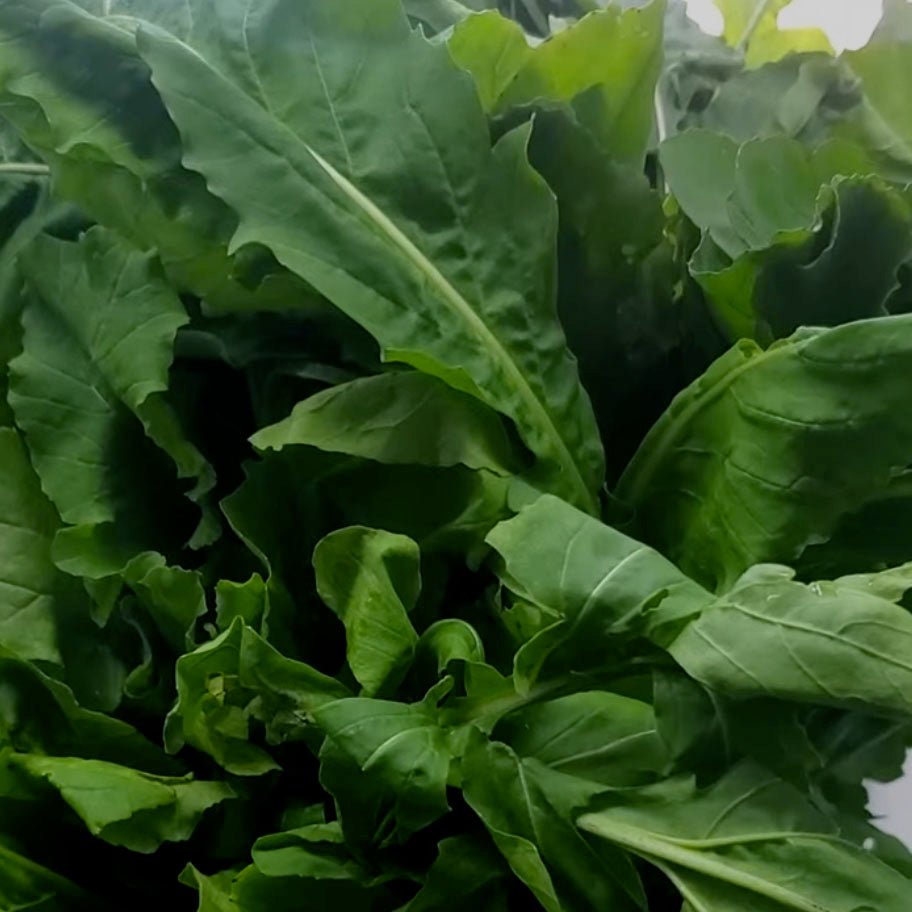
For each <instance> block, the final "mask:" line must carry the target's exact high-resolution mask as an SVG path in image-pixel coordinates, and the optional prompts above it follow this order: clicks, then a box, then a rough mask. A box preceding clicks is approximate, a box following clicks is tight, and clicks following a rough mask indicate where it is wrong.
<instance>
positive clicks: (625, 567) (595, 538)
mask: <svg viewBox="0 0 912 912" xmlns="http://www.w3.org/2000/svg"><path fill="white" fill-rule="evenodd" d="M487 541H488V543H489V544H490V545H491V546H492V547H493V548H494V549H495V550H496V551H497V552H498V554H500V556H501V558H502V559H503V569H502V571H501V573H500V576H501V579H502V580H503V581H504V583H505V584H506V585H507V586H508V588H510V589H511V590H512V591H513V592H515V593H516V594H517V595H519V596H520V597H521V598H523V599H526V600H528V601H530V602H532V603H534V604H538V605H541V606H542V607H544V608H550V609H552V610H554V611H556V612H558V615H559V616H560V617H561V620H559V621H558V622H557V623H556V624H554V625H552V626H550V627H546V628H545V629H544V630H542V631H541V632H540V633H539V634H537V635H536V636H535V637H533V638H532V639H531V640H529V642H528V643H526V644H525V645H524V646H523V647H522V648H521V649H520V651H519V652H518V653H517V655H516V659H515V669H516V671H517V674H518V673H519V672H520V670H521V669H522V671H523V676H524V677H526V678H527V679H531V680H534V679H535V678H536V677H537V676H538V675H539V673H540V669H541V668H542V666H543V665H545V663H547V668H548V669H550V672H551V673H557V672H559V671H561V672H564V673H565V672H566V671H568V670H584V669H590V668H599V667H602V666H605V665H610V664H612V663H616V661H617V659H616V657H613V656H612V655H611V653H610V652H609V651H608V650H609V648H610V646H609V644H611V641H612V638H618V639H617V640H616V643H615V645H617V643H618V642H620V638H621V637H623V636H625V635H626V636H630V635H631V634H632V633H647V632H648V634H649V635H650V636H653V637H655V638H656V639H658V640H659V641H660V642H662V641H664V640H666V639H668V638H670V637H673V635H674V633H675V632H676V631H677V630H678V629H679V628H680V626H681V625H682V624H683V623H684V622H686V621H687V620H688V619H690V618H692V617H693V616H694V615H696V614H698V613H699V612H700V611H701V610H702V609H703V607H704V606H705V605H707V604H708V603H709V601H711V597H710V596H709V594H708V593H707V592H705V591H704V590H703V589H702V588H701V587H700V586H698V585H697V584H696V583H694V582H693V581H692V580H689V579H687V577H685V576H684V575H683V574H682V573H681V572H680V571H679V570H678V569H677V568H676V567H675V566H674V565H673V564H671V563H670V562H669V561H667V560H666V559H665V558H664V557H662V556H661V555H660V554H658V553H657V552H656V551H653V550H652V549H651V548H648V547H646V546H644V545H642V544H640V543H639V542H637V541H634V540H633V539H631V538H628V537H627V536H626V535H623V534H622V533H621V532H618V531H616V530H615V529H612V528H611V527H609V526H606V525H603V524H602V523H600V522H598V521H597V520H595V519H592V518H591V517H587V516H586V515H585V514H584V513H581V512H580V511H578V510H575V509H574V508H573V507H571V506H569V505H568V504H566V503H564V502H563V501H560V500H558V499H557V498H555V497H551V496H545V497H542V498H540V499H539V500H537V501H536V502H535V503H534V504H532V505H531V506H528V507H525V508H524V509H523V510H521V511H520V513H519V514H518V515H517V516H516V517H515V518H513V519H510V520H507V521H506V522H503V523H500V525H498V526H496V527H495V528H494V530H493V531H492V532H491V533H490V534H489V535H488V538H487Z"/></svg>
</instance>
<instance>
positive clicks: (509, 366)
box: [305, 143, 597, 513]
mask: <svg viewBox="0 0 912 912" xmlns="http://www.w3.org/2000/svg"><path fill="white" fill-rule="evenodd" d="M305 148H306V149H307V151H308V152H309V153H310V155H311V156H312V157H313V159H314V161H315V162H316V163H317V164H318V165H319V166H320V167H321V168H322V169H323V171H324V172H325V173H326V174H327V176H328V177H329V178H330V179H331V180H332V181H333V183H334V184H335V185H336V186H337V187H339V189H340V190H341V191H342V192H343V193H344V194H345V195H346V196H347V197H348V198H349V199H350V200H352V201H353V202H354V203H355V204H356V205H358V207H359V208H360V210H361V211H362V212H363V213H364V214H365V215H366V216H368V217H369V218H370V220H371V222H372V223H373V224H374V225H376V226H377V227H378V228H379V229H380V230H381V231H382V233H383V235H384V236H385V237H386V238H387V239H388V240H389V241H390V242H391V243H392V244H393V245H394V246H395V247H396V248H397V249H398V250H399V251H400V252H401V253H402V254H403V255H404V256H405V257H406V259H407V260H408V261H409V262H410V263H411V264H412V265H413V266H415V267H416V268H417V269H418V270H419V271H420V272H421V273H422V275H423V276H424V277H425V278H426V279H427V281H428V283H429V284H430V285H431V287H432V288H434V289H435V290H436V291H437V293H438V297H439V298H440V299H441V300H442V301H443V302H444V303H445V304H446V305H447V306H448V307H449V309H450V310H451V311H452V312H454V313H455V314H456V315H457V316H458V317H460V318H461V319H462V321H463V322H464V323H466V324H468V325H469V327H470V328H471V329H472V330H473V332H474V335H475V336H476V337H477V338H478V339H479V340H480V341H481V343H482V347H483V348H485V349H486V350H488V351H489V352H491V354H492V357H493V360H495V361H496V362H498V363H500V364H501V365H502V366H503V368H504V370H505V372H506V374H507V375H508V377H509V379H510V380H511V381H512V385H513V387H514V388H515V389H516V390H517V391H518V392H519V393H520V396H521V398H522V399H523V400H524V402H525V403H526V406H527V408H528V409H529V410H530V411H531V412H532V413H533V414H534V415H535V417H536V418H537V419H538V423H539V425H540V426H541V427H542V428H543V429H544V431H545V435H546V437H548V438H549V439H550V440H551V441H552V446H553V447H554V449H555V450H556V451H557V455H558V456H559V462H561V463H564V464H565V465H567V466H568V467H569V468H570V471H571V473H572V476H573V483H574V486H575V487H576V488H577V489H578V493H579V496H580V497H581V502H582V503H584V504H585V505H586V507H587V509H589V511H590V512H592V513H595V512H597V511H596V508H595V501H594V498H593V497H592V496H591V494H590V493H589V489H588V486H587V485H586V482H585V481H584V479H583V476H582V472H581V471H580V469H579V466H578V465H577V463H576V460H575V459H574V458H573V455H572V454H571V452H570V449H569V447H568V446H567V444H566V443H565V442H564V439H563V437H562V436H561V434H560V432H559V431H558V430H557V427H556V425H555V424H554V421H553V420H552V418H551V415H550V414H549V413H548V410H547V409H546V408H545V406H544V404H543V403H542V401H541V400H540V399H539V398H538V396H536V394H535V392H534V391H533V390H532V388H531V386H530V385H529V382H528V381H527V380H526V378H525V376H524V375H523V373H522V371H521V370H520V368H519V366H518V365H517V364H516V361H515V360H514V358H513V357H512V356H511V355H510V353H509V352H508V351H507V349H506V348H505V347H504V345H503V343H502V342H501V341H500V340H499V339H498V338H497V336H496V335H495V334H494V333H493V332H492V331H491V329H490V328H489V327H488V325H487V323H485V321H484V320H483V319H482V318H481V317H480V316H479V315H478V313H476V311H475V310H474V309H473V308H472V306H471V305H470V304H469V302H468V301H467V300H466V299H465V298H464V297H463V296H462V294H460V292H459V291H458V290H457V289H456V288H454V287H453V285H452V283H451V282H450V281H449V280H448V279H447V278H446V277H445V276H444V275H443V273H442V272H441V271H440V270H439V269H438V268H437V266H435V265H434V263H432V262H431V261H430V260H429V259H428V257H427V256H426V255H425V254H424V253H423V252H422V251H421V250H420V249H419V248H418V247H417V246H416V245H415V244H414V242H413V241H412V240H411V239H410V238H408V237H407V236H406V235H405V234H404V233H403V232H402V231H401V229H400V228H399V227H398V226H397V225H396V224H395V223H394V222H393V221H392V219H391V218H390V217H389V216H387V215H386V213H384V212H383V210H381V209H380V207H379V206H377V204H376V203H374V202H373V201H372V200H371V199H370V198H369V197H367V196H366V195H365V194H364V193H362V191H361V190H359V189H358V188H357V187H356V186H355V185H354V184H353V183H352V182H351V181H350V180H348V178H346V177H345V176H344V175H343V174H341V173H340V172H339V171H337V170H336V169H335V168H334V167H333V166H332V165H331V164H330V163H329V162H328V161H326V159H324V158H323V157H322V156H321V155H320V154H319V153H318V152H317V151H316V150H315V149H313V148H312V147H311V146H309V145H307V144H306V143H305Z"/></svg>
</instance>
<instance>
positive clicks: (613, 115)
mask: <svg viewBox="0 0 912 912" xmlns="http://www.w3.org/2000/svg"><path fill="white" fill-rule="evenodd" d="M664 15H665V4H664V2H661V0H653V2H652V3H649V4H648V5H646V6H644V7H642V8H632V9H626V10H622V9H620V8H619V7H617V6H615V5H614V4H612V5H610V6H608V7H607V8H606V9H601V10H598V11H597V12H593V13H590V14H589V15H587V16H584V17H583V18H582V19H581V20H579V21H578V22H575V23H573V24H572V25H571V26H570V27H569V28H566V29H564V30H563V31H560V32H557V33H556V34H554V35H552V36H551V37H550V38H549V39H548V40H547V41H545V42H544V43H542V44H541V45H539V46H538V47H537V48H535V49H534V50H533V51H532V53H530V54H529V55H528V58H527V60H526V62H525V63H524V65H523V66H522V67H521V68H520V69H519V70H518V71H517V73H516V76H515V77H514V78H513V79H512V81H511V82H510V83H509V86H508V88H507V89H506V91H505V92H504V94H503V96H502V98H501V100H500V104H499V105H498V110H500V111H505V110H507V109H508V108H510V107H513V106H518V105H525V104H530V103H534V102H536V101H538V100H539V99H541V100H545V101H547V102H566V103H569V104H570V105H571V106H572V108H573V110H574V113H575V114H576V117H577V118H578V119H579V121H580V123H582V124H583V125H585V126H586V127H587V129H588V130H589V131H590V132H591V133H592V134H593V136H595V137H596V139H597V140H598V142H599V143H600V145H601V146H602V147H603V148H604V149H606V150H608V151H609V152H610V153H611V154H612V155H613V156H614V157H616V159H617V160H619V161H623V162H629V163H631V164H633V165H635V166H636V165H639V164H640V163H641V162H642V159H643V155H644V153H645V151H646V146H647V144H648V142H649V138H650V134H651V132H652V129H653V93H654V91H655V85H656V81H657V79H658V77H659V73H660V71H661V66H662V20H663V17H664Z"/></svg>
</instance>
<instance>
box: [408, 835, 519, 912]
mask: <svg viewBox="0 0 912 912" xmlns="http://www.w3.org/2000/svg"><path fill="white" fill-rule="evenodd" d="M438 849H439V851H438V854H437V858H436V859H435V860H434V862H433V863H432V864H431V867H430V868H429V869H428V875H427V880H425V882H424V885H423V886H422V887H421V889H420V890H419V891H418V892H417V893H416V894H415V896H414V898H413V899H412V900H411V902H409V903H408V905H406V906H405V907H404V909H403V912H435V910H437V909H440V908H447V909H452V912H501V910H504V909H506V908H507V899H506V884H505V874H506V873H507V871H506V869H505V866H504V864H503V862H502V861H501V859H500V857H499V856H498V855H497V852H496V850H495V849H494V847H493V846H492V845H490V844H489V843H488V841H486V840H484V839H483V838H480V837H478V836H469V835H460V836H450V837H448V838H447V839H442V840H441V841H440V843H439V844H438Z"/></svg>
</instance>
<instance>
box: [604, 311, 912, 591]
mask: <svg viewBox="0 0 912 912" xmlns="http://www.w3.org/2000/svg"><path fill="white" fill-rule="evenodd" d="M909 326H910V324H909V322H908V318H907V317H906V316H898V317H884V318H880V319H874V320H863V321H858V322H856V323H850V324H847V325H845V326H840V327H836V328H835V329H830V330H811V329H806V330H800V331H799V332H797V333H795V334H794V335H793V336H792V337H790V338H789V339H786V340H783V341H782V342H779V343H777V344H775V345H773V346H771V347H770V348H769V349H767V350H766V351H761V350H760V349H759V348H758V347H757V346H755V345H753V344H752V343H748V342H742V343H739V344H738V345H737V346H735V347H734V348H733V349H731V350H730V351H729V352H728V353H726V354H725V355H723V357H721V358H720V359H719V360H718V361H716V362H715V363H714V364H713V365H712V366H711V368H710V369H709V370H708V371H707V372H706V374H704V375H703V376H702V377H700V378H699V380H697V381H696V382H695V383H694V384H692V385H691V386H690V387H688V388H687V389H686V390H684V391H683V392H682V393H680V394H679V395H678V397H677V398H676V399H675V401H674V402H673V403H672V405H671V407H670V408H669V409H668V411H667V412H666V413H665V414H664V415H663V416H662V418H661V419H660V420H659V422H658V423H657V424H656V425H655V426H654V427H653V429H652V430H651V431H650V433H649V434H648V435H647V437H646V439H645V440H644V441H643V443H642V444H641V445H640V449H639V450H638V451H637V454H636V455H635V456H634V458H633V460H631V462H630V464H629V465H628V467H627V469H626V470H625V472H624V475H623V476H622V478H621V480H620V482H619V484H618V487H617V494H618V496H619V497H621V498H622V499H624V500H626V501H628V502H629V503H630V504H631V505H633V506H634V507H635V508H636V510H637V513H638V520H637V523H638V528H639V529H641V530H642V531H643V533H644V537H646V538H647V540H648V541H649V542H650V543H652V544H654V545H657V546H658V547H660V548H661V549H662V550H663V552H664V553H666V554H667V555H668V556H669V557H670V558H671V559H672V560H673V561H675V562H676V563H678V564H679V565H680V566H681V568H682V569H683V570H684V571H685V572H687V573H689V574H691V575H693V576H694V577H695V578H696V579H698V580H700V581H701V582H703V583H705V584H706V585H709V586H712V587H715V588H717V589H719V590H721V591H724V590H725V589H726V588H728V587H729V586H731V585H732V583H734V581H735V580H736V579H737V578H738V576H739V575H740V574H741V573H742V572H743V571H744V570H745V569H747V567H749V566H750V565H751V564H754V563H761V562H764V561H789V560H794V559H796V558H798V557H799V556H800V555H801V553H802V551H804V549H805V548H806V547H807V546H808V545H810V544H812V543H815V542H820V541H824V540H826V538H827V537H828V536H829V535H831V534H832V533H833V532H834V530H835V528H836V526H837V524H838V523H839V521H840V519H841V518H842V517H843V516H844V515H845V514H846V513H849V512H852V511H854V510H857V509H859V508H860V507H861V506H862V505H863V504H864V503H865V502H866V501H867V500H868V499H870V498H873V497H876V496H877V494H878V493H879V492H880V491H882V490H883V488H884V487H885V486H886V485H887V482H888V480H889V478H890V474H891V472H892V471H895V470H896V469H898V468H900V467H902V466H904V465H905V464H906V463H907V462H908V461H909V458H910V454H912V439H910V438H909V435H908V432H907V431H906V429H905V428H904V427H903V423H902V408H901V405H900V402H901V401H902V397H903V395H904V393H903V389H904V379H903V378H904V376H905V371H906V367H905V361H906V358H907V355H906V354H905V349H906V347H907V342H906V339H907V337H908V338H912V337H910V336H909ZM872 441H877V447H876V450H872V447H871V443H872Z"/></svg>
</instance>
